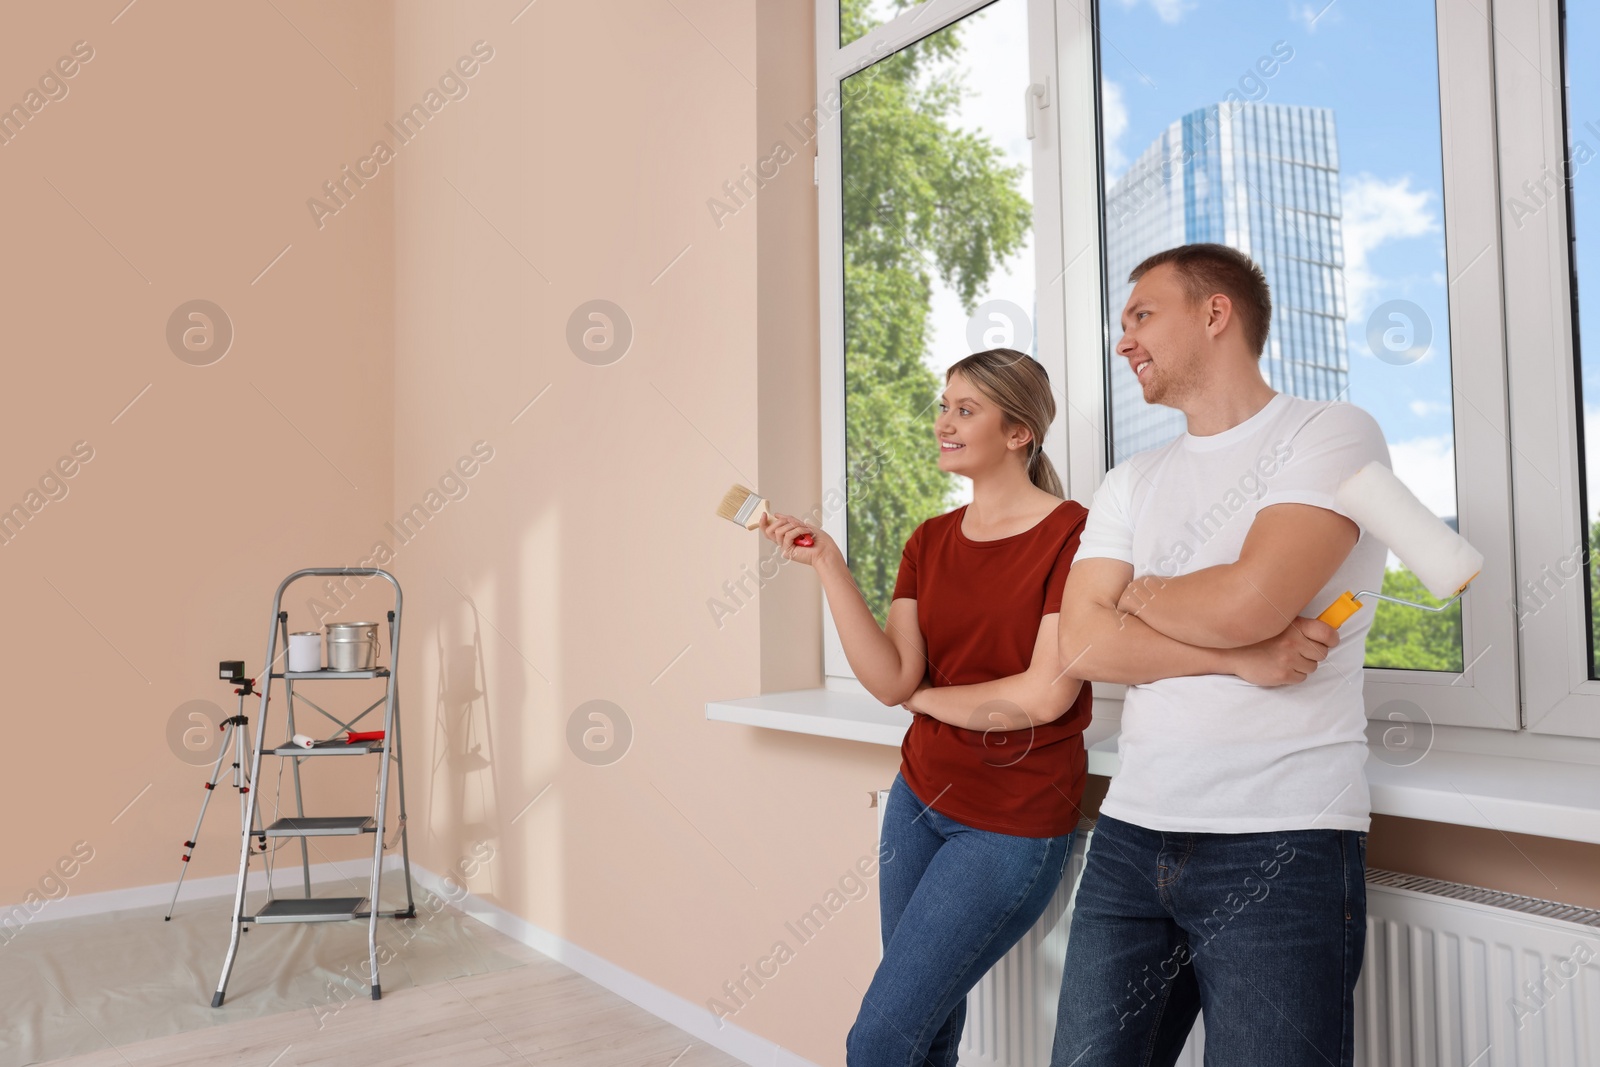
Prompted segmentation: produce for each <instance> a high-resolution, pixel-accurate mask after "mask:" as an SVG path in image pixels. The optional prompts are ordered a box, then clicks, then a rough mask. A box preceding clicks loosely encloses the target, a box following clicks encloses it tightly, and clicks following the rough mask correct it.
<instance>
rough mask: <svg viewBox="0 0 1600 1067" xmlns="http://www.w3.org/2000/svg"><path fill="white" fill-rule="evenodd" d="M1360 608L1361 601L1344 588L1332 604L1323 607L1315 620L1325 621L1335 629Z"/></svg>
mask: <svg viewBox="0 0 1600 1067" xmlns="http://www.w3.org/2000/svg"><path fill="white" fill-rule="evenodd" d="M1360 610H1361V601H1359V600H1357V599H1356V598H1355V594H1353V593H1351V592H1350V590H1348V589H1346V590H1345V591H1344V592H1342V593H1340V594H1339V599H1338V600H1335V601H1334V602H1333V603H1332V604H1329V605H1328V606H1327V607H1326V608H1325V609H1323V612H1322V614H1321V615H1318V616H1317V620H1318V621H1319V622H1325V623H1327V624H1328V625H1329V626H1331V627H1333V628H1334V629H1335V630H1337V629H1338V628H1339V627H1341V626H1343V625H1344V622H1345V620H1346V619H1348V618H1349V617H1350V616H1352V615H1354V614H1355V613H1356V612H1358V611H1360Z"/></svg>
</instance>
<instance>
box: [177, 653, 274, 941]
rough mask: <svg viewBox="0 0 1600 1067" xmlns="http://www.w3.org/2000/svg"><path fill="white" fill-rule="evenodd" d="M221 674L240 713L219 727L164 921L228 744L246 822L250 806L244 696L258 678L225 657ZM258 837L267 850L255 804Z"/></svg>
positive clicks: (241, 816)
mask: <svg viewBox="0 0 1600 1067" xmlns="http://www.w3.org/2000/svg"><path fill="white" fill-rule="evenodd" d="M221 676H222V678H223V679H224V680H225V681H230V682H233V683H235V684H236V685H238V686H239V688H237V689H235V690H234V692H235V693H237V694H238V695H239V712H238V714H236V715H234V716H233V717H231V718H227V719H224V720H222V723H221V724H220V725H219V726H218V729H220V730H221V731H222V741H221V743H220V744H219V745H218V748H217V762H216V763H215V764H214V765H213V766H212V768H211V778H210V780H209V781H207V782H206V783H205V789H206V795H205V797H204V799H202V800H201V801H200V814H199V816H198V817H196V818H195V821H194V833H193V834H191V835H189V840H187V841H185V842H184V843H183V847H184V849H185V851H184V854H183V867H182V869H181V870H180V871H179V872H178V884H177V885H176V886H174V887H173V889H172V903H171V904H169V905H167V914H166V916H165V917H164V918H163V920H162V921H163V922H171V921H172V910H173V909H174V908H176V907H177V906H178V893H179V892H180V891H181V890H182V889H183V876H184V875H186V874H188V873H189V859H190V857H191V856H193V855H194V849H195V843H196V842H197V841H199V840H200V824H201V823H203V822H204V821H205V818H206V806H207V805H209V804H210V803H211V794H212V791H213V790H215V789H216V788H217V781H218V779H220V778H221V777H222V763H223V761H224V760H226V759H227V758H228V743H229V741H230V740H231V741H232V742H233V787H234V788H235V789H237V790H238V791H239V822H240V824H241V825H243V824H244V820H245V818H246V811H247V810H248V809H249V808H250V807H251V805H250V803H249V798H248V797H247V796H246V794H248V793H249V792H250V786H251V784H252V783H251V781H250V772H249V770H248V768H249V767H251V766H252V763H251V760H250V734H249V731H248V730H246V729H245V728H246V727H247V726H248V725H249V724H250V720H249V719H248V718H246V717H245V714H244V698H245V697H247V696H254V695H255V692H256V690H255V679H253V678H246V677H245V676H244V662H243V661H242V660H224V661H223V662H222V671H221ZM255 826H256V829H255V834H254V836H255V838H256V840H257V842H258V843H259V845H260V850H261V851H262V852H265V851H266V850H267V835H266V831H265V830H264V829H263V828H262V826H261V809H260V807H259V806H257V807H255Z"/></svg>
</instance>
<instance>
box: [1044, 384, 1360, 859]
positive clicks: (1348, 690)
mask: <svg viewBox="0 0 1600 1067" xmlns="http://www.w3.org/2000/svg"><path fill="white" fill-rule="evenodd" d="M1374 459H1376V460H1379V461H1380V462H1382V463H1383V465H1384V466H1386V467H1387V466H1389V465H1390V462H1389V447H1388V445H1387V444H1386V443H1385V441H1384V438H1383V431H1382V430H1381V429H1379V427H1378V423H1377V421H1376V420H1375V419H1374V418H1373V417H1372V416H1371V415H1369V414H1368V413H1367V412H1366V411H1364V410H1362V409H1361V408H1359V407H1356V406H1355V405H1354V404H1349V403H1345V402H1342V401H1316V400H1306V399H1303V398H1301V397H1296V396H1290V395H1289V394H1287V393H1277V394H1276V395H1274V396H1273V398H1272V399H1271V400H1269V401H1268V402H1267V403H1266V405H1265V406H1264V407H1262V408H1261V410H1260V411H1258V412H1256V413H1255V414H1254V415H1252V416H1251V417H1250V418H1248V419H1246V420H1245V421H1243V422H1241V423H1239V424H1238V425H1237V426H1233V427H1231V428H1229V429H1227V430H1224V431H1222V432H1221V433H1218V434H1212V435H1210V436H1205V437H1195V436H1192V435H1190V434H1187V433H1185V434H1183V435H1182V436H1180V437H1178V438H1177V439H1176V440H1174V441H1172V442H1170V443H1168V444H1166V445H1163V446H1161V447H1160V448H1153V449H1150V450H1148V451H1145V452H1140V453H1138V454H1137V455H1135V456H1133V457H1132V458H1130V459H1128V460H1127V461H1126V462H1124V463H1119V464H1118V465H1117V466H1115V467H1113V468H1112V469H1111V471H1110V472H1108V473H1107V474H1106V477H1105V481H1104V482H1102V483H1101V485H1100V488H1099V489H1098V490H1097V491H1096V492H1095V496H1094V503H1093V504H1092V505H1091V507H1090V508H1089V518H1088V521H1087V524H1086V525H1085V527H1084V531H1083V535H1082V539H1081V542H1080V544H1079V548H1078V552H1077V555H1076V557H1075V559H1077V560H1082V559H1089V558H1092V557H1096V556H1101V557H1110V558H1112V559H1120V560H1122V561H1124V562H1126V563H1131V564H1132V565H1133V572H1134V574H1135V575H1136V576H1142V575H1151V574H1153V575H1160V576H1163V577H1172V576H1175V575H1182V574H1188V573H1190V572H1191V571H1197V570H1203V569H1204V568H1206V567H1212V566H1216V565H1218V564H1223V563H1232V562H1234V561H1236V560H1237V559H1238V558H1239V550H1240V548H1241V547H1242V546H1243V544H1244V539H1245V534H1246V533H1248V532H1249V530H1250V524H1251V522H1252V521H1254V518H1255V515H1256V512H1258V511H1260V510H1261V509H1262V508H1265V507H1270V506H1272V505H1273V504H1284V503H1298V504H1311V505H1314V506H1316V507H1320V508H1327V509H1328V510H1329V511H1334V512H1338V513H1339V514H1341V515H1346V516H1347V517H1350V518H1352V521H1354V519H1353V517H1351V516H1348V515H1347V513H1346V512H1345V511H1344V510H1343V509H1342V508H1340V507H1339V505H1338V504H1336V503H1335V502H1334V493H1335V491H1336V490H1337V489H1338V487H1339V483H1340V482H1341V481H1343V480H1344V479H1345V478H1347V477H1349V476H1350V475H1352V474H1354V473H1355V472H1356V471H1358V470H1360V469H1361V468H1362V467H1364V466H1366V464H1367V463H1368V462H1370V461H1371V460H1374ZM1387 556H1388V549H1387V546H1385V545H1384V544H1383V543H1381V542H1379V541H1377V540H1376V539H1375V538H1373V537H1372V536H1370V535H1369V534H1368V533H1367V532H1366V531H1365V530H1362V532H1361V536H1360V538H1359V539H1358V541H1357V542H1356V546H1355V548H1354V549H1353V550H1352V551H1351V553H1350V555H1349V556H1348V557H1347V558H1346V559H1345V561H1344V563H1343V564H1342V565H1341V566H1340V567H1339V570H1338V571H1337V572H1336V573H1335V574H1334V576H1333V578H1332V579H1331V580H1330V581H1329V582H1328V584H1327V585H1326V586H1324V587H1323V588H1322V589H1321V590H1320V591H1319V592H1318V593H1317V595H1316V596H1314V597H1312V598H1311V602H1310V603H1309V604H1307V605H1306V606H1305V607H1304V609H1302V610H1301V611H1300V612H1299V614H1300V615H1302V616H1309V617H1315V616H1316V615H1318V614H1320V613H1321V612H1322V611H1323V609H1325V608H1326V607H1327V606H1328V605H1329V604H1331V603H1333V601H1334V600H1335V599H1337V598H1338V596H1339V594H1340V593H1342V592H1344V591H1345V590H1349V591H1350V592H1352V593H1354V592H1357V591H1359V590H1363V589H1370V590H1377V589H1380V588H1381V587H1382V582H1383V571H1384V561H1385V560H1386V559H1387ZM1153 595H1154V596H1160V593H1159V592H1156V593H1155V594H1153ZM1376 603H1377V602H1376V601H1373V600H1371V599H1368V601H1367V602H1366V603H1365V604H1364V605H1363V607H1362V608H1361V610H1359V611H1357V612H1356V613H1355V614H1354V615H1352V616H1351V617H1350V618H1349V620H1348V621H1346V622H1345V623H1344V625H1343V626H1341V627H1340V628H1339V643H1338V644H1337V645H1336V646H1335V647H1334V648H1333V649H1332V650H1331V651H1330V652H1329V654H1328V657H1327V659H1325V660H1323V661H1322V662H1321V663H1320V664H1318V666H1317V669H1316V670H1315V671H1314V672H1312V674H1311V675H1310V676H1309V677H1307V678H1306V679H1305V680H1304V681H1302V682H1296V683H1293V684H1291V685H1283V686H1256V685H1251V684H1250V683H1249V682H1246V681H1244V680H1243V679H1241V678H1238V677H1236V676H1234V675H1231V674H1230V675H1224V674H1205V675H1195V676H1190V677H1183V678H1164V679H1161V680H1159V681H1154V682H1147V683H1145V684H1143V685H1130V686H1128V688H1127V696H1126V700H1125V702H1124V704H1123V710H1122V734H1121V737H1120V738H1119V740H1118V743H1117V751H1118V755H1119V757H1120V760H1121V769H1120V770H1119V771H1118V772H1117V774H1116V775H1115V777H1113V778H1112V780H1111V788H1110V791H1109V792H1108V793H1107V794H1106V798H1105V801H1104V802H1103V803H1102V804H1101V806H1100V810H1101V811H1102V812H1104V813H1105V814H1107V815H1110V816H1111V817H1112V818H1115V819H1121V820H1122V821H1124V822H1130V823H1134V824H1137V825H1139V826H1144V827H1147V828H1149V829H1152V830H1168V831H1173V832H1209V833H1252V832H1259V831H1271V830H1295V829H1335V830H1363V831H1364V830H1366V829H1367V828H1368V824H1369V822H1370V821H1371V820H1370V816H1371V801H1370V798H1369V796H1368V793H1367V783H1366V777H1365V774H1364V772H1363V769H1362V768H1363V765H1364V764H1365V762H1366V758H1367V744H1366V732H1365V727H1366V714H1365V708H1364V704H1363V700H1362V682H1363V673H1362V664H1363V661H1364V659H1365V646H1366V637H1367V631H1368V629H1370V628H1371V626H1372V619H1373V612H1374V609H1375V607H1376ZM1285 625H1288V623H1287V622H1285Z"/></svg>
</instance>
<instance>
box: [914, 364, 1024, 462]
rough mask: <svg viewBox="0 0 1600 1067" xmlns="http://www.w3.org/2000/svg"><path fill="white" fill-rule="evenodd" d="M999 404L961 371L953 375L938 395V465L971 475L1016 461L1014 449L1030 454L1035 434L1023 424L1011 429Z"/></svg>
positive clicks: (936, 425) (934, 427) (934, 428)
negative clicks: (1006, 426) (1029, 448)
mask: <svg viewBox="0 0 1600 1067" xmlns="http://www.w3.org/2000/svg"><path fill="white" fill-rule="evenodd" d="M1003 422H1004V417H1003V416H1002V414H1001V412H1000V408H999V407H998V406H997V405H995V404H994V403H993V402H992V401H990V400H989V398H988V397H987V396H985V395H984V394H983V393H982V392H981V391H979V389H978V387H977V386H975V385H973V384H972V382H970V381H969V380H968V379H967V378H966V377H965V376H964V375H963V374H962V373H961V372H960V371H957V372H956V373H954V374H952V375H950V380H949V381H948V382H947V383H946V384H945V388H944V392H943V393H941V394H940V396H939V416H938V418H936V419H934V421H933V432H934V436H935V438H937V440H938V444H939V469H940V470H944V471H949V472H951V473H952V474H964V475H966V476H967V477H969V478H970V477H972V476H973V475H974V474H977V473H980V472H982V471H987V470H994V469H996V468H998V466H999V465H1000V464H1001V463H1007V462H1015V460H1013V459H1011V458H1010V455H1011V453H1013V452H1020V453H1021V454H1022V455H1023V456H1026V455H1027V448H1028V442H1029V441H1030V440H1031V439H1032V435H1031V434H1030V433H1028V431H1027V429H1026V428H1025V427H1023V426H1021V425H1016V426H1013V427H1012V428H1011V429H1010V431H1009V432H1008V431H1007V430H1006V429H1005V428H1004V427H1003V425H1002V424H1003Z"/></svg>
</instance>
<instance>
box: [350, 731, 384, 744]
mask: <svg viewBox="0 0 1600 1067" xmlns="http://www.w3.org/2000/svg"><path fill="white" fill-rule="evenodd" d="M382 740H383V731H382V730H364V731H363V730H349V731H347V732H346V733H345V735H344V743H345V744H347V745H353V744H356V743H357V742H360V741H382Z"/></svg>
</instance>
